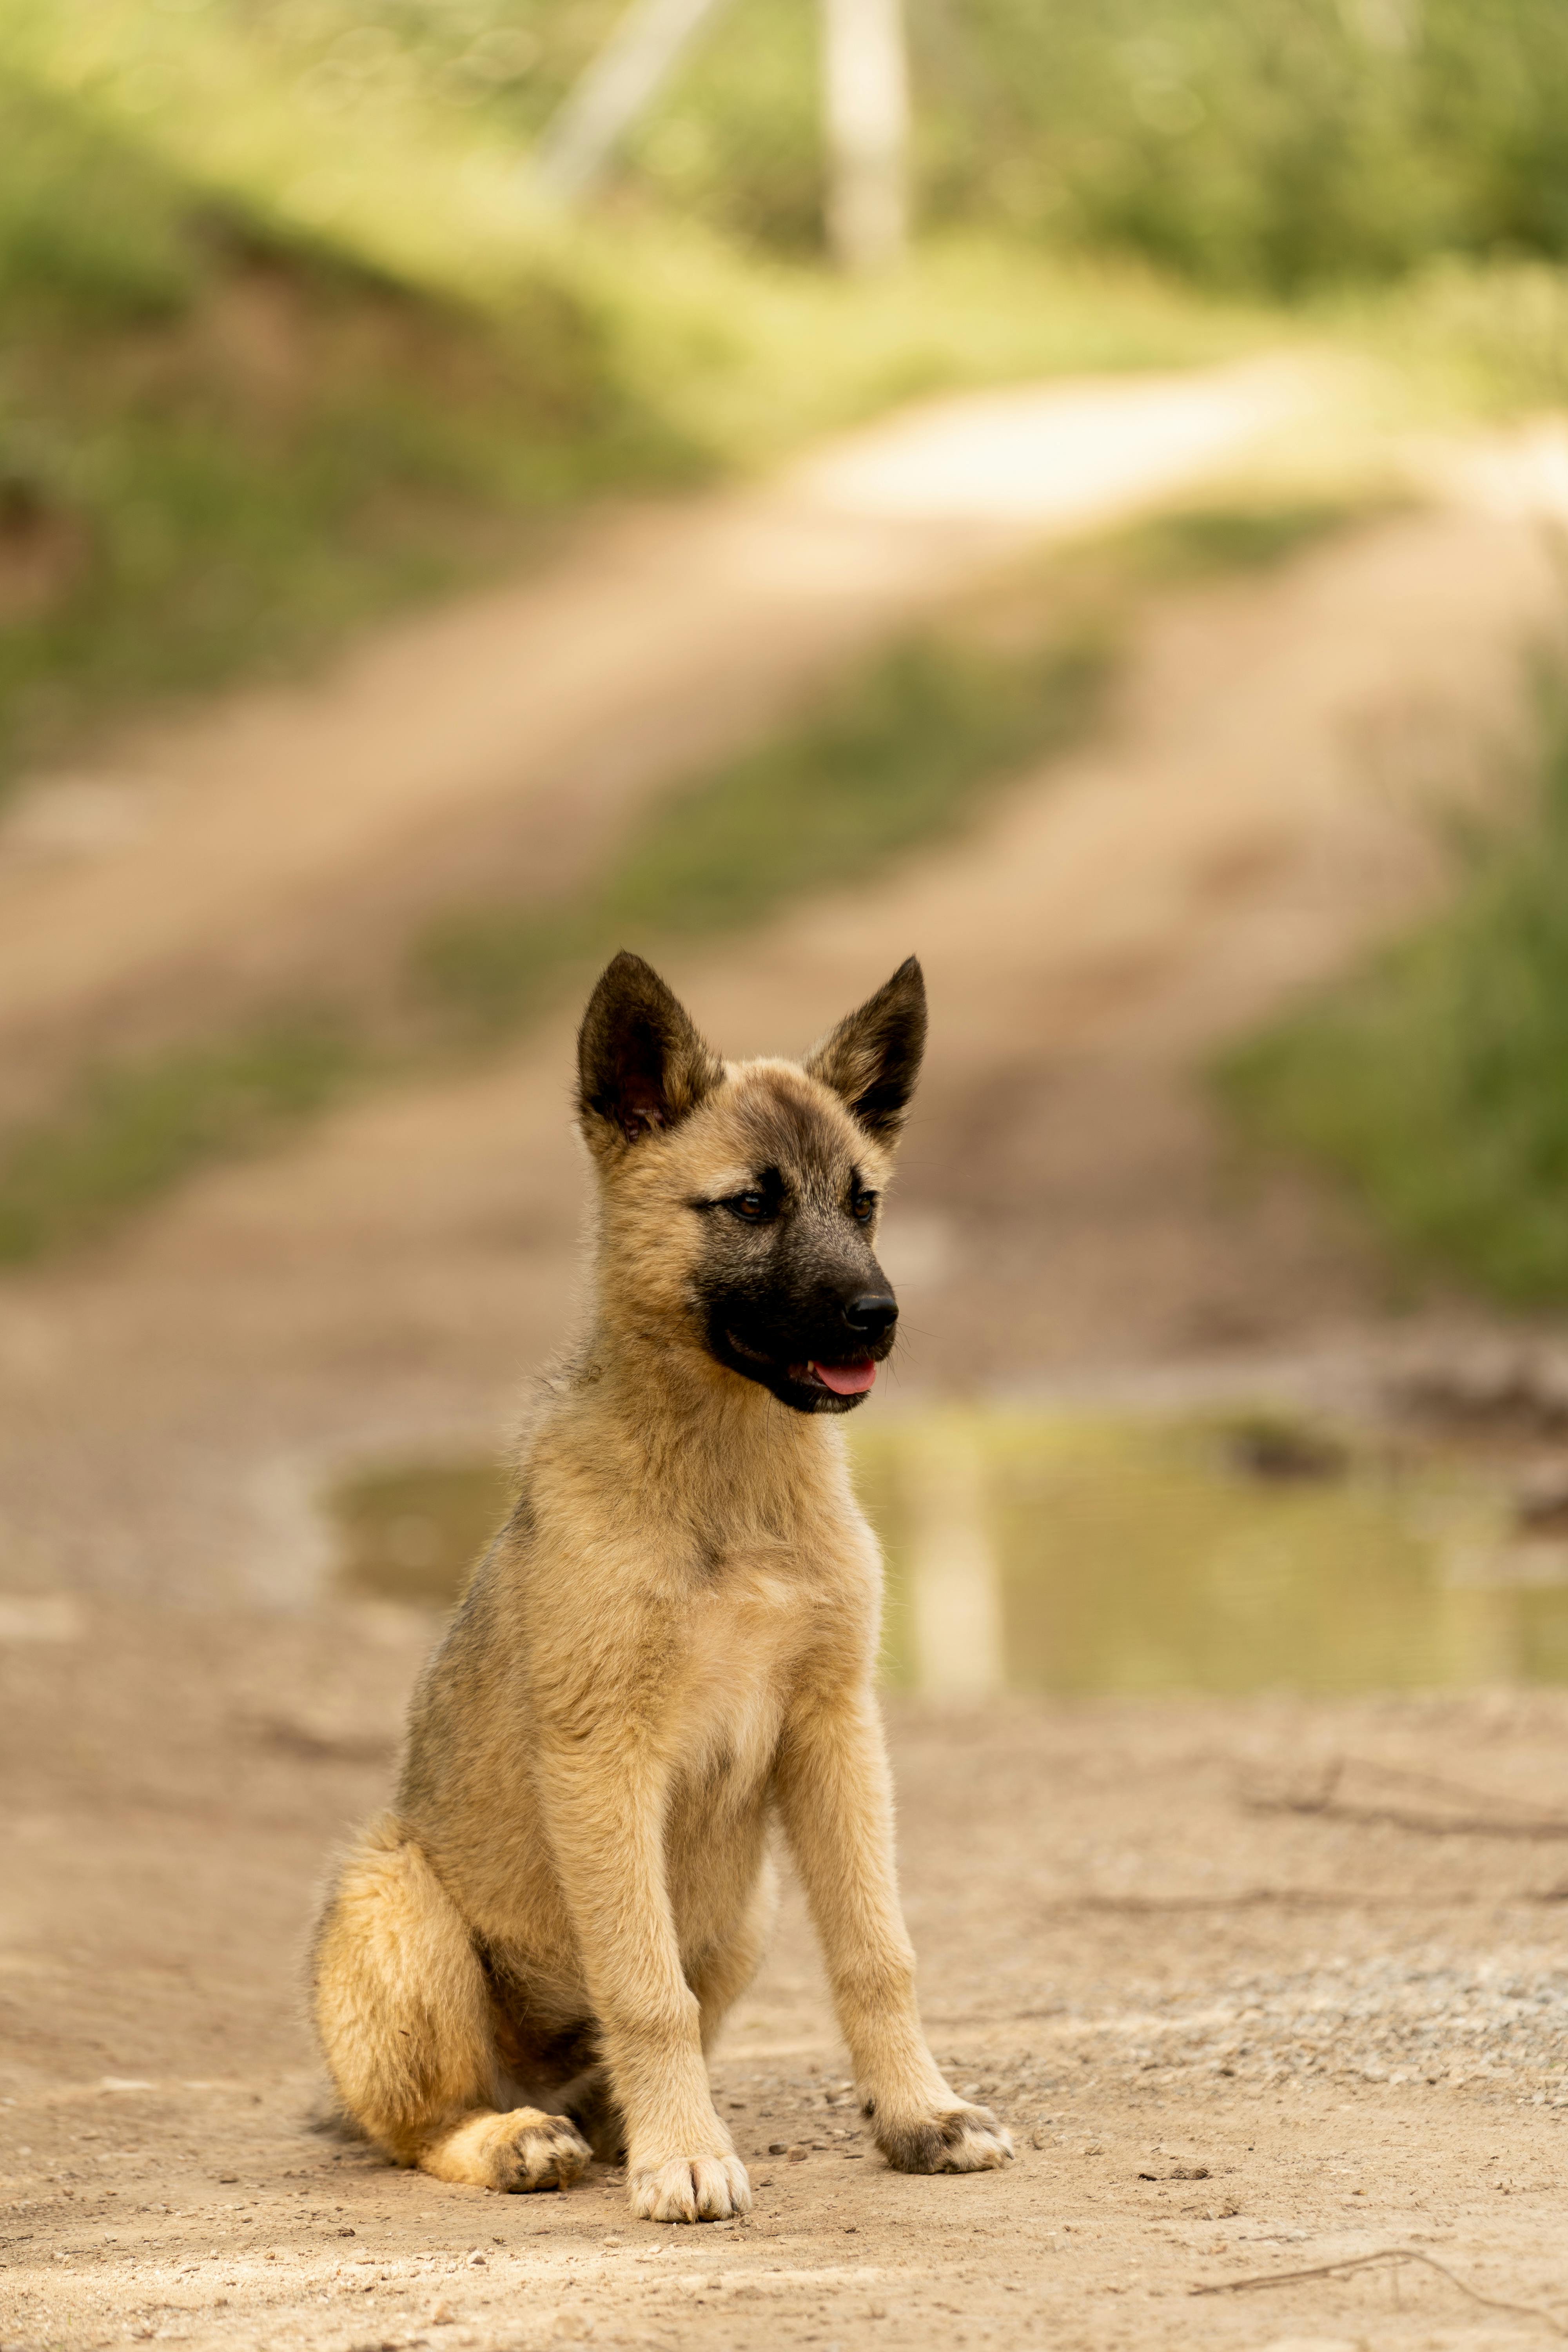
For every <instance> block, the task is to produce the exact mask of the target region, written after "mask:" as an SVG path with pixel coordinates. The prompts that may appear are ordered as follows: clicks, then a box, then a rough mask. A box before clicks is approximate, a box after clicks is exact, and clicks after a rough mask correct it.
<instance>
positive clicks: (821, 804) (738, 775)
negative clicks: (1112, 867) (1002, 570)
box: [417, 636, 1108, 1027]
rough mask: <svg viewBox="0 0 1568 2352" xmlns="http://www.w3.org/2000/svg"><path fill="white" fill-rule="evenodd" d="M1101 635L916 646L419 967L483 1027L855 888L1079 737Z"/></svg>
mask: <svg viewBox="0 0 1568 2352" xmlns="http://www.w3.org/2000/svg"><path fill="white" fill-rule="evenodd" d="M1107 658H1108V653H1107V648H1106V647H1105V646H1102V645H1101V644H1100V643H1098V642H1096V640H1095V639H1094V638H1092V637H1089V636H1082V637H1079V636H1073V637H1069V638H1068V639H1067V640H1066V641H1065V642H1050V643H1047V644H1046V645H1044V646H1041V645H1039V644H1036V645H1034V646H1031V647H1030V648H1029V649H1028V651H1027V652H1026V653H1024V654H1021V655H1020V654H1015V655H1011V656H1008V655H1002V654H997V653H988V652H982V651H980V650H978V649H976V648H974V647H973V646H963V645H958V644H954V643H952V642H948V641H945V640H943V639H942V638H940V637H936V636H928V637H921V638H915V639H912V640H910V642H908V643H906V644H904V645H902V646H899V647H897V648H896V649H895V650H894V651H893V652H892V653H890V654H889V655H887V656H883V657H882V658H880V659H879V660H878V661H877V662H875V663H874V664H873V665H872V666H871V667H870V668H869V669H868V670H867V671H866V672H865V673H864V674H863V675H862V676H861V677H858V678H857V679H856V680H855V681H854V682H853V683H852V684H851V685H850V686H849V687H848V688H847V689H844V690H842V691H841V692H840V693H839V694H838V695H837V697H835V698H834V699H833V700H832V701H830V702H829V704H828V705H827V707H826V709H824V710H823V711H822V712H821V713H820V714H819V715H817V716H816V717H814V718H812V719H808V720H806V722H805V724H804V725H803V726H801V727H800V728H798V729H795V730H791V731H790V732H788V733H786V734H784V735H783V736H781V737H780V738H778V739H777V740H774V741H773V742H772V743H770V744H767V745H765V746H764V747H763V749H761V750H760V751H753V752H750V753H747V754H743V755H742V757H741V758H739V759H737V760H735V761H731V762H730V763H729V764H727V765H726V766H725V767H723V768H721V770H719V772H717V773H715V774H713V775H711V776H709V777H707V778H705V779H704V780H703V781H702V782H700V783H699V784H697V785H696V786H694V787H693V788H691V789H690V790H689V791H687V792H685V793H680V794H679V795H678V796H676V797H675V798H674V799H672V800H670V801H668V802H667V803H664V805H663V806H661V807H660V808H658V809H657V810H656V811H655V812H654V813H653V814H652V815H651V816H650V818H649V820H648V821H647V824H645V825H644V827H643V828H642V830H641V831H640V833H638V834H637V835H635V836H634V838H633V839H632V840H631V841H630V843H628V845H627V846H626V851H625V852H624V854H623V856H621V858H620V859H619V860H618V861H617V862H616V865H615V866H613V867H612V869H611V870H610V872H609V873H608V874H607V875H605V877H603V879H602V880H600V881H598V882H596V883H595V884H594V885H592V886H591V887H589V888H588V889H586V890H584V892H583V893H582V895H581V896H580V897H579V898H577V899H576V900H575V901H574V902H572V903H569V904H567V905H565V906H562V907H553V908H546V909H542V910H541V909H538V908H531V907H530V906H528V905H526V904H523V905H514V906H500V907H497V908H492V909H489V910H486V911H482V912H477V913H476V912H468V913H465V914H463V915H461V916H457V917H449V918H447V919H446V920H444V921H443V922H441V923H440V924H438V925H437V927H436V928H435V929H433V930H432V932H431V933H430V935H429V937H428V938H427V939H426V940H425V941H424V942H423V944H422V946H421V948H420V950H419V952H418V963H417V968H418V971H419V973H420V975H421V977H422V979H423V981H424V982H425V983H426V986H427V987H428V988H430V989H431V990H432V991H433V992H434V993H435V994H436V996H437V999H438V1000H439V1001H441V1002H442V1003H446V1004H447V1005H448V1006H450V1007H452V1008H453V1009H454V1010H457V1011H459V1012H460V1013H462V1014H463V1016H464V1017H466V1018H467V1019H468V1020H471V1021H473V1022H474V1023H476V1024H478V1025H479V1026H481V1027H490V1026H494V1025H497V1024H502V1023H507V1022H510V1021H513V1020H515V1019H517V1018H518V1017H519V1016H520V1014H521V1013H524V1012H526V1011H529V1010H531V1008H532V1006H533V1004H534V1003H535V1002H536V1001H537V999H538V997H539V994H540V992H542V990H543V989H545V988H546V987H547V986H551V985H552V984H556V983H557V982H558V981H559V978H560V975H561V973H562V971H563V969H567V970H575V968H576V967H577V966H579V965H582V964H588V963H592V962H593V961H595V960H598V959H602V958H604V957H605V956H607V955H609V954H612V953H613V952H614V951H615V950H616V948H617V947H619V946H622V945H624V944H626V942H627V941H628V940H637V941H640V942H642V943H644V944H647V943H650V942H652V943H657V942H658V940H676V939H682V938H693V937H699V938H700V937H702V936H704V935H706V934H709V933H711V932H716V931H721V930H737V929H744V928H745V927H746V926H747V925H749V924H752V923H755V922H758V921H760V920H762V919H763V918H764V917H765V916H767V915H769V914H771V913H772V912H773V909H774V908H776V907H778V906H780V905H782V904H783V903H784V901H786V900H787V899H789V898H794V897H796V896H799V895H801V894H803V893H804V892H805V891H807V890H810V889H813V888H821V887H834V886H837V885H847V884H850V883H853V882H856V881H858V880H859V879H860V878H861V877H863V876H865V875H866V874H868V873H869V872H871V871H872V870H873V869H874V868H875V867H876V866H878V865H879V864H880V863H881V862H882V861H883V860H885V859H886V858H888V857H889V856H896V855H897V854H898V852H899V851H900V850H902V849H905V848H909V847H911V846H912V845H914V844H915V843H917V842H920V841H923V840H926V839H929V838H930V837H931V836H932V835H936V834H938V833H941V832H942V831H943V830H945V829H946V828H947V827H949V826H951V825H952V824H955V823H957V822H958V821H959V820H960V819H961V818H962V817H963V815H964V814H967V813H968V812H969V811H970V810H971V809H973V806H974V804H975V802H976V799H977V796H978V795H979V793H981V792H982V791H983V790H984V788H985V787H986V786H987V785H990V784H994V782H997V781H998V780H999V779H1001V778H1003V777H1005V775H1007V774H1008V773H1009V772H1013V771H1015V770H1016V768H1017V767H1018V765H1020V764H1021V763H1022V762H1023V761H1026V760H1027V759H1029V758H1037V757H1040V756H1042V755H1044V754H1045V753H1046V752H1047V751H1050V750H1051V749H1053V748H1054V747H1055V746H1056V745H1057V744H1058V743H1059V742H1061V741H1063V740H1066V738H1067V737H1068V735H1069V734H1070V733H1072V732H1073V731H1074V730H1076V729H1077V728H1079V726H1080V725H1081V724H1082V723H1083V721H1084V719H1085V717H1086V716H1087V714H1088V713H1089V710H1090V709H1091V708H1092V705H1093V700H1094V697H1095V692H1096V688H1098V686H1099V684H1100V680H1101V678H1102V677H1103V676H1104V673H1105V669H1106V664H1107Z"/></svg>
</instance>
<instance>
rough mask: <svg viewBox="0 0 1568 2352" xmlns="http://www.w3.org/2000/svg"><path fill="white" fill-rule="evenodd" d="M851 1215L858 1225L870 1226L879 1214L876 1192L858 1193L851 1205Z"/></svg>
mask: <svg viewBox="0 0 1568 2352" xmlns="http://www.w3.org/2000/svg"><path fill="white" fill-rule="evenodd" d="M849 1213H850V1215H851V1216H852V1217H853V1218H854V1220H855V1222H856V1223H857V1224H858V1225H868V1224H869V1223H870V1222H871V1220H872V1218H873V1217H874V1216H875V1215H876V1213H877V1195H876V1194H875V1192H858V1193H857V1194H856V1196H855V1198H854V1200H853V1201H851V1202H850V1203H849Z"/></svg>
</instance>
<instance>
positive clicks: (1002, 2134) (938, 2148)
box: [877, 2107, 1013, 2172]
mask: <svg viewBox="0 0 1568 2352" xmlns="http://www.w3.org/2000/svg"><path fill="white" fill-rule="evenodd" d="M877 2145H878V2147H879V2148H880V2149H881V2151H882V2154H883V2155H884V2156H885V2157H886V2158H887V2159H888V2162H889V2164H890V2165H891V2166H892V2168H893V2170H894V2171H895V2172H993V2171H994V2170H995V2168H997V2166H998V2165H1003V2164H1011V2163H1012V2161H1013V2142H1012V2139H1011V2138H1010V2137H1009V2136H1008V2134H1007V2132H1006V2131H1005V2129H1004V2127H1003V2126H1002V2125H1001V2124H999V2123H998V2122H997V2120H996V2118H995V2116H994V2115H993V2114H992V2112H991V2110H990V2108H989V2107H948V2108H944V2109H943V2110H942V2111H941V2112H940V2113H938V2114H936V2115H930V2116H916V2117H915V2118H914V2119H913V2120H912V2121H910V2122H909V2123H893V2122H891V2121H889V2122H887V2123H882V2122H880V2121H879V2124H878V2127H877Z"/></svg>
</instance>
